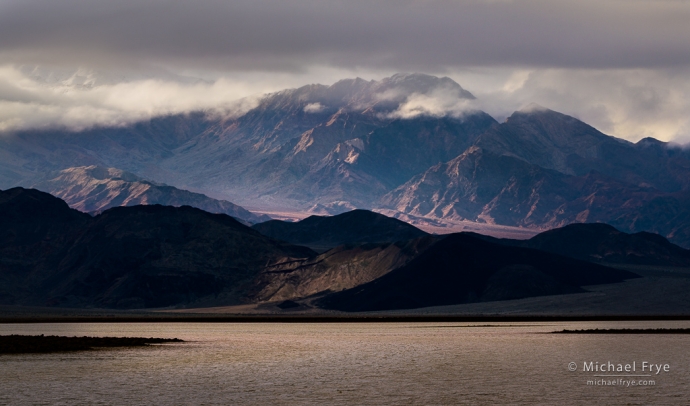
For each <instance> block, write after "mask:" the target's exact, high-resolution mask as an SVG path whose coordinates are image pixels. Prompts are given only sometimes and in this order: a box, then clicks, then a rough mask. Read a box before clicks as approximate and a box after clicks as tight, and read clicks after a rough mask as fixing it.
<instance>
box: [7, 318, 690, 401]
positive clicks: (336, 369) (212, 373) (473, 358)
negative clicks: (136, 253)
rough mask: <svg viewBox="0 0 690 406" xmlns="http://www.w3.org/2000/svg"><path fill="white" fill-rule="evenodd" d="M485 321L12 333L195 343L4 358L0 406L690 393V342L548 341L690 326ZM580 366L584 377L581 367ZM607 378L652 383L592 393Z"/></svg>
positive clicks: (98, 326)
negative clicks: (646, 365)
mask: <svg viewBox="0 0 690 406" xmlns="http://www.w3.org/2000/svg"><path fill="white" fill-rule="evenodd" d="M486 324H489V323H375V324H374V323H343V324H308V323H304V324H287V323H286V324H278V323H277V324H249V323H247V324H230V323H228V324H226V323H167V324H166V323H160V324H158V323H148V324H147V323H139V324H134V323H133V324H120V323H113V324H106V323H94V324H25V325H16V324H15V325H12V324H6V325H0V334H3V335H4V334H46V335H48V334H57V335H68V336H74V335H77V336H83V335H89V336H138V337H141V336H145V337H167V338H172V337H176V338H181V339H183V340H186V341H187V342H186V343H182V344H164V345H156V346H151V347H147V348H123V349H107V350H97V351H90V352H76V353H59V354H27V355H0V404H10V405H14V404H30V405H44V404H45V405H48V404H49V405H63V404H64V405H75V404H88V405H101V404H102V405H109V404H118V405H119V404H150V405H154V404H155V405H160V404H175V405H177V404H180V405H185V404H194V405H215V404H223V405H229V404H259V405H262V404H270V405H278V404H300V405H309V404H315V405H316V404H318V405H323V404H356V405H367V404H371V405H400V404H420V405H421V404H423V405H437V404H438V405H448V404H524V405H533V404H543V405H554V404H562V405H565V404H568V405H570V404H583V405H584V404H592V403H593V402H598V404H628V405H646V404H684V403H687V402H688V399H689V398H690V388H689V387H688V382H690V355H689V354H688V351H687V348H688V344H690V336H688V335H556V334H544V333H545V332H550V331H556V330H562V329H564V328H567V329H582V328H662V327H663V328H671V327H675V328H681V327H682V328H688V327H690V322H577V323H574V322H567V323H491V326H485V325H486ZM481 325H484V326H481ZM589 361H592V362H597V361H598V362H599V363H606V362H608V361H611V362H612V363H613V364H619V363H620V364H626V363H632V362H636V369H637V370H636V373H635V374H642V375H648V374H649V372H648V371H645V372H642V371H640V369H641V363H642V362H644V361H646V362H651V363H655V364H662V365H663V364H669V371H668V372H663V370H662V372H660V373H659V374H658V375H656V373H655V372H656V371H653V373H652V374H651V375H652V376H647V377H634V378H631V377H625V378H619V377H604V378H601V377H593V375H595V374H597V373H596V372H585V371H582V368H583V366H584V364H583V363H585V362H589ZM570 362H575V363H576V366H577V370H576V371H574V372H570V371H569V370H568V364H569V363H570ZM599 374H601V373H599ZM605 374H615V372H606V373H605ZM619 374H620V373H619ZM624 374H627V375H630V374H631V373H624ZM594 379H606V380H608V381H609V382H611V381H613V380H616V382H618V380H619V379H624V380H628V381H630V380H632V379H636V380H644V381H645V382H646V383H647V384H646V385H644V386H637V385H636V386H625V384H624V385H623V386H620V385H616V386H603V385H588V384H587V381H588V380H594ZM651 381H654V384H653V385H651Z"/></svg>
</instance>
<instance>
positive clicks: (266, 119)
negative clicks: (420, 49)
mask: <svg viewBox="0 0 690 406" xmlns="http://www.w3.org/2000/svg"><path fill="white" fill-rule="evenodd" d="M439 91H442V92H444V94H450V95H451V96H452V97H453V98H455V99H457V100H459V101H462V100H465V101H466V100H471V99H473V98H474V96H472V95H471V94H470V93H469V92H467V91H466V90H464V89H462V87H460V86H459V85H458V84H457V83H455V82H453V81H452V80H450V79H448V78H436V77H433V76H428V75H421V74H409V75H400V74H399V75H394V76H392V77H390V78H385V79H383V80H381V81H364V80H361V79H348V80H342V81H339V82H337V83H335V84H333V85H331V86H323V85H309V86H304V87H301V88H298V89H291V90H285V91H281V92H278V93H274V94H270V95H267V96H266V97H265V98H264V99H263V100H262V101H261V103H260V104H259V105H258V106H257V107H256V108H255V109H253V110H251V111H250V112H248V113H247V114H245V115H243V116H242V117H239V118H237V119H233V120H229V121H224V122H222V123H218V124H217V125H216V126H215V127H213V128H211V129H210V130H209V131H206V132H205V133H203V134H201V135H200V136H199V137H196V138H195V139H194V140H193V141H190V142H188V143H187V144H185V145H184V146H181V147H180V148H178V149H177V150H176V156H175V158H174V159H170V160H166V161H165V162H163V164H162V167H163V168H164V171H165V172H167V173H175V174H176V181H177V182H180V183H183V184H185V185H189V186H190V187H193V188H195V189H204V188H207V187H214V188H217V189H219V190H221V191H223V192H227V193H228V194H233V195H232V196H233V200H237V201H238V202H240V203H243V202H244V201H245V200H241V199H249V198H251V199H260V200H262V201H266V202H276V201H277V202H283V203H282V204H293V205H296V206H299V207H310V206H312V205H314V204H317V203H318V204H322V205H328V204H331V203H333V202H337V201H345V202H349V203H351V204H353V205H355V206H357V207H360V208H365V207H369V206H370V205H371V204H372V203H373V202H374V201H375V200H376V199H377V198H378V197H379V196H381V195H382V194H384V193H385V192H387V191H388V190H390V189H391V188H393V187H395V186H398V185H399V184H401V183H403V182H405V181H406V180H407V179H408V178H409V177H410V176H412V175H414V174H416V173H419V172H422V171H424V170H425V169H426V168H428V167H429V166H430V165H433V164H436V163H438V162H443V161H446V160H448V159H451V158H452V157H454V156H456V155H457V154H459V153H460V152H462V151H463V150H464V149H465V148H466V147H467V146H468V145H470V144H471V143H472V142H473V141H474V140H475V139H476V137H478V136H479V135H480V134H481V133H483V132H484V131H485V130H486V129H487V128H489V127H491V126H492V125H495V124H496V122H495V120H494V119H493V118H491V117H490V116H489V115H487V114H486V113H483V112H481V111H467V112H466V113H464V114H463V115H459V116H457V117H456V116H451V115H443V116H430V115H428V114H420V115H417V116H414V117H410V118H401V117H399V116H398V115H396V114H397V113H396V112H397V111H398V109H399V108H400V106H401V105H403V104H404V103H405V102H406V101H407V100H408V99H409V98H410V97H411V96H414V95H417V96H419V95H422V96H426V97H432V96H433V95H434V94H436V93H435V92H439ZM200 160H202V161H203V162H205V165H203V166H200V165H199V164H198V162H200ZM211 185H212V186H211ZM235 195H236V196H237V199H235V198H234V196H235ZM238 199H240V200H238Z"/></svg>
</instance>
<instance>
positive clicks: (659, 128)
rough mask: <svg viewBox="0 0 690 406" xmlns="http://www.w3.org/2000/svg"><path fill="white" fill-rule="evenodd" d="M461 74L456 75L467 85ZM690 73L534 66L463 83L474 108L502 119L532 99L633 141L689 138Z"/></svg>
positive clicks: (685, 140)
mask: <svg viewBox="0 0 690 406" xmlns="http://www.w3.org/2000/svg"><path fill="white" fill-rule="evenodd" d="M489 71H490V70H489ZM462 76H463V75H462V73H460V74H458V75H457V76H456V77H455V79H456V80H458V81H460V83H461V84H463V85H464V83H463V82H462V80H463V78H462ZM689 77H690V70H688V69H684V70H677V71H674V70H654V69H605V70H597V69H535V70H530V71H524V70H519V71H516V72H515V73H514V74H509V75H505V74H502V75H495V76H494V78H495V79H496V82H495V83H494V84H493V85H491V86H486V85H485V86H484V87H483V88H479V89H474V88H472V86H471V84H469V83H468V84H467V85H465V86H467V87H468V89H469V90H470V91H472V92H473V93H474V94H475V95H476V96H477V103H476V106H477V107H478V108H480V109H481V110H484V111H486V112H487V113H489V114H491V115H493V116H494V117H495V118H497V119H499V121H500V120H501V119H503V118H505V117H507V116H509V115H510V114H512V112H513V111H515V110H518V109H520V108H522V107H523V106H525V105H527V104H529V103H533V102H534V103H537V104H539V105H541V106H544V107H546V108H549V109H551V110H556V111H559V112H562V113H565V114H569V115H572V116H574V117H576V118H578V119H580V120H582V121H584V122H586V123H588V124H590V125H592V126H593V127H595V128H597V129H598V130H600V131H602V132H604V133H606V134H609V135H614V136H616V137H620V138H624V139H627V140H630V141H637V140H639V139H641V138H644V137H654V138H657V139H660V140H663V141H677V142H687V141H690V131H688V130H689V129H690V113H689V112H690V80H688V78H689ZM501 78H502V80H501ZM480 82H481V81H480Z"/></svg>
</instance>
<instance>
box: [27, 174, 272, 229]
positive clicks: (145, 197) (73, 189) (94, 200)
mask: <svg viewBox="0 0 690 406" xmlns="http://www.w3.org/2000/svg"><path fill="white" fill-rule="evenodd" d="M33 187H34V188H36V189H39V190H42V191H45V192H48V193H50V194H52V195H53V196H57V197H59V198H61V199H63V200H64V201H66V202H67V204H69V205H70V207H72V208H74V209H77V210H80V211H83V212H102V211H104V210H107V209H109V208H112V207H117V206H135V205H140V204H144V205H152V204H160V205H163V206H176V207H179V206H192V207H196V208H198V209H201V210H204V211H207V212H210V213H223V214H227V215H228V216H232V217H234V218H236V219H239V220H241V221H245V222H248V223H260V222H262V221H267V220H270V217H268V216H266V215H256V214H254V213H251V212H249V211H248V210H245V209H244V208H242V207H240V206H238V205H236V204H233V203H230V202H228V201H225V200H216V199H212V198H210V197H208V196H205V195H203V194H200V193H193V192H189V191H186V190H181V189H177V188H175V187H172V186H168V185H164V184H159V183H154V182H150V181H147V180H144V179H142V178H140V177H138V176H136V175H134V174H132V173H129V172H125V171H122V170H119V169H115V168H103V167H99V166H95V165H92V166H81V167H76V168H68V169H64V170H62V171H59V172H58V173H56V174H55V175H54V176H51V177H50V179H48V180H45V181H42V182H39V183H37V184H35V185H33Z"/></svg>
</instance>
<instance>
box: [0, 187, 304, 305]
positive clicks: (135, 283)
mask: <svg viewBox="0 0 690 406" xmlns="http://www.w3.org/2000/svg"><path fill="white" fill-rule="evenodd" d="M21 201H24V202H28V203H26V204H23V205H21V204H16V203H17V202H21ZM29 203H31V204H29ZM0 213H2V218H3V224H2V225H3V237H2V238H3V239H4V240H3V243H4V244H3V246H2V253H3V256H2V273H1V276H2V291H3V293H5V294H4V295H3V302H4V303H6V304H31V305H63V306H73V307H83V306H97V307H111V308H112V307H116V308H142V307H161V306H169V305H177V304H183V303H190V302H194V301H198V300H201V299H204V300H222V301H224V303H239V302H242V301H243V300H245V292H246V287H247V286H246V285H248V284H251V282H252V281H253V280H254V278H255V277H256V276H257V274H258V272H260V271H261V269H263V267H264V266H266V265H268V264H273V263H276V262H283V261H289V260H294V259H296V258H305V257H309V256H312V255H315V253H314V252H313V251H311V250H310V249H308V248H305V247H295V246H291V245H289V244H285V243H283V242H279V241H276V240H273V239H271V238H268V237H266V236H264V235H262V234H260V233H258V232H257V231H254V230H252V229H251V228H249V227H247V226H245V225H243V224H241V223H239V222H238V221H237V220H235V219H233V218H232V217H230V216H227V215H224V214H211V213H207V212H204V211H202V210H199V209H195V208H192V207H189V206H183V207H170V206H160V205H151V206H132V207H116V208H113V209H110V210H106V211H105V212H103V213H102V214H101V215H98V216H96V217H95V218H91V217H90V216H88V215H86V214H83V213H80V212H78V211H76V210H73V209H70V208H69V207H68V206H67V205H66V204H65V203H64V202H63V201H61V200H59V199H57V198H55V197H53V196H51V195H49V194H47V193H42V192H38V191H35V190H25V189H13V190H10V191H6V192H0ZM6 218H9V219H12V221H7V220H6ZM36 224H38V225H40V226H38V225H36ZM23 233H24V234H26V235H28V236H30V237H31V238H30V239H28V237H27V238H25V239H21V238H19V237H17V236H20V237H21V236H22V235H24V234H23Z"/></svg>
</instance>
